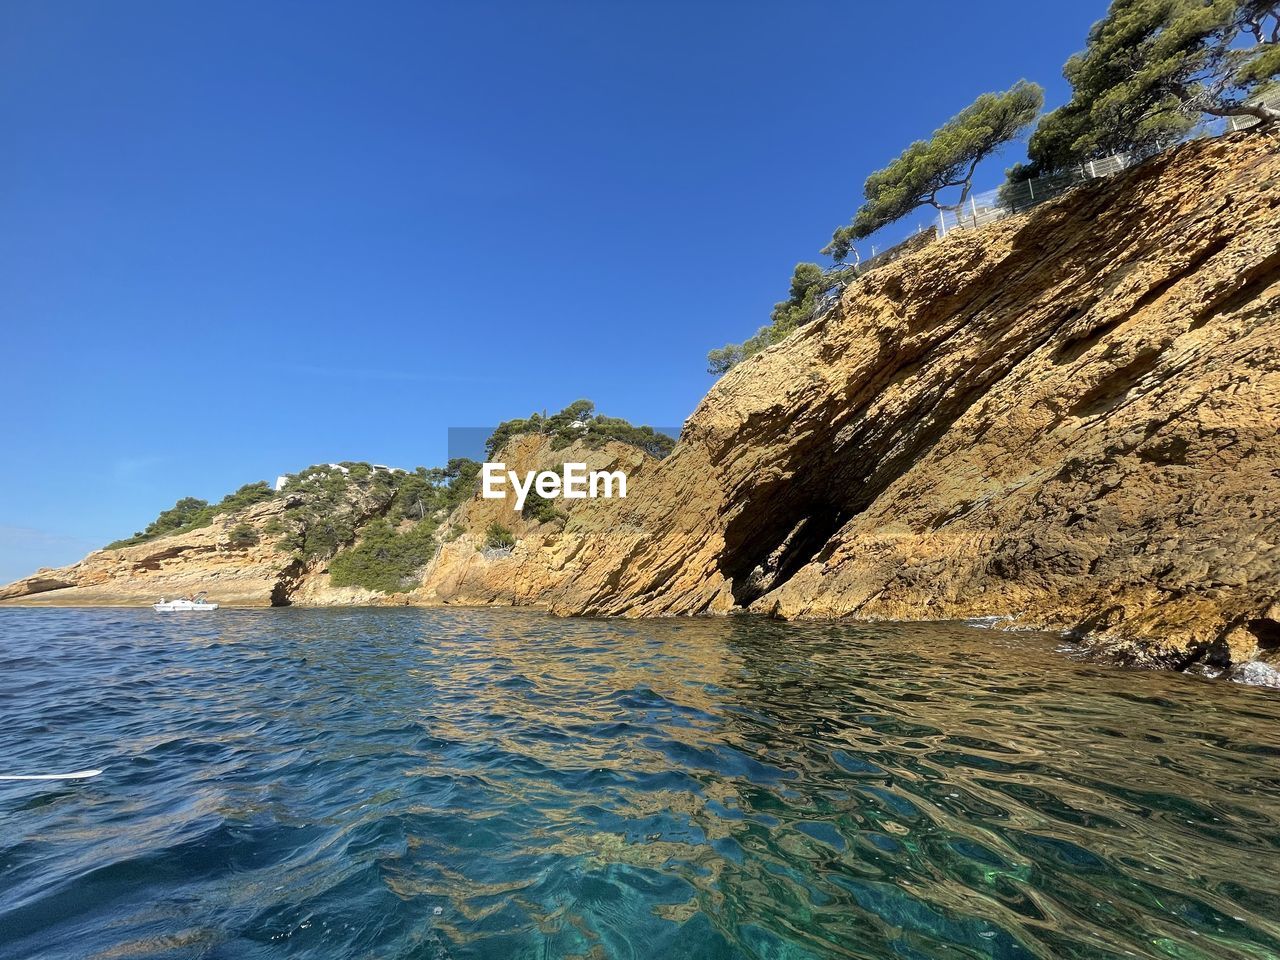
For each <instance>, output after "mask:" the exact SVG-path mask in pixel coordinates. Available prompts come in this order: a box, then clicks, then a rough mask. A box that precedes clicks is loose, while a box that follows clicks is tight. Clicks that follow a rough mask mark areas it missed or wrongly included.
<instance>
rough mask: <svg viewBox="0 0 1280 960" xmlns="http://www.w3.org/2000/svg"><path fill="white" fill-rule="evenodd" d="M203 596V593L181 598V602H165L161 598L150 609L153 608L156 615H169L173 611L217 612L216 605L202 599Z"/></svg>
mask: <svg viewBox="0 0 1280 960" xmlns="http://www.w3.org/2000/svg"><path fill="white" fill-rule="evenodd" d="M204 596H205V595H204V594H203V593H198V594H196V595H195V597H183V598H182V599H181V600H166V599H165V598H164V597H161V598H160V602H159V603H153V604H152V607H154V608H155V610H156V612H157V613H169V612H174V611H182V612H187V611H190V612H191V613H197V612H202V611H205V610H217V609H218V605H217V604H216V603H210V602H209V601H208V600H206V599H205V598H204Z"/></svg>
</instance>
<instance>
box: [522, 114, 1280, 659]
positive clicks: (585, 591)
mask: <svg viewBox="0 0 1280 960" xmlns="http://www.w3.org/2000/svg"><path fill="white" fill-rule="evenodd" d="M1278 321H1280V155H1278V153H1277V149H1276V146H1275V141H1274V140H1273V139H1272V140H1268V139H1264V138H1260V137H1252V138H1251V137H1237V138H1234V139H1226V140H1217V141H1204V142H1200V143H1196V144H1193V145H1190V146H1188V147H1185V148H1183V149H1181V150H1179V151H1177V152H1175V153H1173V154H1170V155H1166V156H1164V157H1161V158H1158V159H1156V160H1154V161H1151V162H1149V163H1147V164H1145V165H1143V166H1141V167H1139V168H1137V169H1134V170H1132V171H1130V172H1128V173H1126V174H1123V175H1121V176H1117V177H1115V178H1112V179H1110V180H1107V181H1104V182H1101V183H1097V184H1095V185H1093V186H1092V187H1090V188H1088V189H1081V190H1077V191H1075V192H1073V193H1071V194H1069V195H1067V196H1065V197H1063V198H1061V199H1059V200H1057V201H1055V202H1053V203H1051V204H1047V205H1045V206H1044V207H1041V208H1039V209H1038V210H1037V211H1035V212H1033V213H1032V214H1031V215H1029V216H1023V217H1018V218H1014V219H1011V220H1007V221H1004V222H1001V223H998V224H996V225H993V226H991V227H988V228H986V229H984V230H981V231H966V232H959V233H954V234H952V235H951V236H949V237H947V238H945V239H944V240H941V241H939V242H938V243H935V244H933V245H931V246H929V247H927V248H926V249H924V250H922V251H921V252H919V253H916V254H914V255H912V256H909V257H906V258H904V259H902V260H900V261H898V262H896V263H893V264H890V265H888V266H885V267H882V268H880V269H878V270H876V271H874V272H872V273H871V274H869V275H868V276H867V277H865V278H864V279H863V280H861V281H859V282H858V283H856V284H854V285H853V286H851V287H850V288H849V289H848V290H847V291H846V293H845V294H844V297H843V299H842V302H841V304H840V306H839V309H838V310H836V311H835V312H834V313H833V314H831V315H830V316H828V317H827V318H826V319H825V320H822V321H819V322H816V323H813V324H811V325H809V326H807V327H805V328H802V329H801V330H800V331H798V332H797V333H796V334H794V335H793V336H791V337H790V338H788V339H787V340H786V341H784V342H783V343H781V344H779V345H777V346H776V347H773V348H771V349H769V350H766V351H765V352H763V353H761V354H759V355H757V356H756V357H754V358H752V359H750V360H748V361H747V362H745V363H743V364H741V365H740V366H738V367H737V368H735V369H734V370H733V371H731V372H730V373H729V374H728V375H727V376H725V377H724V378H723V379H722V380H721V381H720V382H719V383H718V384H716V386H715V387H714V388H713V389H712V390H711V391H710V393H709V394H708V395H707V397H706V398H705V399H704V400H703V402H702V403H701V404H700V405H699V407H698V409H697V411H696V412H695V413H694V414H693V416H692V417H691V418H690V420H689V421H688V423H687V424H686V426H685V429H684V432H683V434H682V437H681V442H680V444H679V445H678V447H677V448H676V450H675V451H674V453H673V454H672V455H671V456H670V457H668V458H667V459H666V460H665V461H663V462H662V463H661V464H660V465H659V466H658V467H657V469H656V470H654V471H653V472H652V473H651V474H650V475H649V476H648V477H647V478H646V480H645V482H644V483H643V484H637V485H636V488H635V490H634V492H633V496H632V498H631V499H629V500H628V501H626V502H625V503H614V504H612V505H610V506H607V507H605V508H604V509H602V510H596V511H594V512H593V513H592V514H591V515H590V516H587V515H586V514H585V512H584V514H583V516H582V517H581V518H575V521H574V522H571V523H570V524H569V526H568V528H567V530H566V535H568V536H575V535H576V540H575V541H574V545H573V548H572V549H563V547H562V550H563V552H564V554H565V556H564V557H562V559H561V560H560V561H559V567H560V569H562V570H566V569H570V570H571V571H572V574H573V575H572V576H565V577H562V578H561V579H560V583H559V584H558V585H557V586H554V587H551V588H549V589H548V590H546V591H544V592H543V594H542V595H541V596H538V597H535V598H534V599H536V600H539V601H541V602H549V603H550V604H551V605H552V606H553V608H554V609H555V610H557V611H559V612H562V613H584V614H614V615H617V614H621V615H627V616H640V615H661V614H697V613H706V612H713V613H714V612H725V611H729V610H731V609H734V608H739V607H740V608H749V609H751V610H754V611H760V612H766V613H772V614H777V615H780V616H784V617H840V616H847V615H853V616H857V617H865V618H895V619H919V618H931V619H932V618H956V617H964V618H968V617H982V616H1004V617H1008V618H1011V621H1012V622H1015V623H1021V624H1027V625H1038V626H1047V627H1057V628H1072V629H1079V630H1081V631H1087V632H1089V633H1090V634H1092V635H1094V636H1097V637H1103V638H1110V639H1112V640H1120V641H1123V640H1135V641H1140V643H1138V644H1137V645H1136V646H1135V647H1134V649H1135V650H1137V651H1140V652H1141V653H1142V654H1143V655H1144V656H1149V657H1152V658H1155V659H1162V658H1163V659H1165V660H1166V661H1167V662H1174V663H1176V662H1178V661H1180V660H1182V659H1184V658H1186V657H1188V656H1193V657H1194V656H1203V655H1206V654H1207V655H1210V656H1218V657H1227V656H1230V657H1232V658H1233V659H1244V658H1247V657H1249V656H1252V655H1256V654H1258V653H1259V652H1261V653H1263V654H1265V653H1266V652H1267V650H1269V649H1271V648H1273V647H1275V646H1276V645H1280V620H1278V614H1280V608H1278V607H1277V605H1276V604H1275V601H1276V600H1277V598H1278V592H1280V591H1278V584H1280V546H1278V540H1280V437H1278V434H1280V322H1278Z"/></svg>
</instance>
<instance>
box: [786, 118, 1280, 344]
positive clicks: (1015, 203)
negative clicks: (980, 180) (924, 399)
mask: <svg viewBox="0 0 1280 960" xmlns="http://www.w3.org/2000/svg"><path fill="white" fill-rule="evenodd" d="M1262 102H1263V103H1265V104H1266V105H1267V106H1269V107H1273V108H1275V109H1278V110H1280V94H1277V95H1275V96H1272V97H1268V98H1266V99H1265V100H1263V101H1262ZM1257 123H1258V121H1257V120H1255V119H1254V118H1253V117H1217V118H1215V119H1213V120H1209V121H1206V122H1204V123H1201V124H1200V125H1199V126H1197V127H1196V128H1195V130H1194V131H1192V133H1191V134H1190V135H1189V136H1188V137H1187V140H1200V139H1203V138H1205V137H1218V136H1222V134H1224V133H1233V132H1235V131H1236V130H1246V129H1248V128H1249V127H1252V126H1254V125H1255V124H1257ZM1134 162H1135V161H1134V160H1133V158H1131V157H1130V156H1129V154H1126V153H1116V154H1112V155H1111V156H1109V157H1102V158H1100V159H1097V160H1089V161H1087V162H1085V163H1081V164H1079V165H1077V166H1076V167H1074V168H1072V169H1071V170H1066V171H1063V172H1062V173H1055V174H1051V175H1049V176H1046V177H1035V178H1033V179H1030V180H1022V181H1020V182H1018V183H1005V184H1002V185H1001V186H999V187H997V188H996V189H994V190H987V191H984V192H983V193H974V194H970V195H969V198H968V199H967V200H966V201H965V203H964V206H963V207H962V208H961V209H960V210H946V211H942V212H939V214H938V223H937V225H936V226H932V227H926V228H924V229H922V230H918V231H916V232H915V233H913V234H912V235H911V236H909V237H907V239H905V240H903V241H902V242H901V243H899V244H896V245H895V246H892V247H890V248H889V249H888V250H884V251H882V252H880V253H877V254H875V255H874V256H872V257H871V258H870V259H868V260H864V261H862V262H861V263H859V264H857V265H856V267H857V269H856V271H855V273H854V276H857V277H862V276H866V274H867V273H868V272H869V271H871V270H874V269H875V268H876V267H880V266H883V265H884V264H886V263H892V262H893V261H894V260H897V259H899V258H900V257H904V256H906V255H907V254H909V253H914V252H915V251H917V250H920V249H923V248H924V247H926V246H928V245H929V244H930V243H932V242H933V240H934V239H935V238H937V237H940V236H941V237H945V236H946V235H947V234H948V233H951V232H953V231H955V230H973V229H976V228H978V227H984V226H986V225H987V224H988V223H994V222H995V221H997V220H1002V219H1004V218H1005V217H1011V216H1013V215H1014V214H1018V213H1023V212H1025V211H1027V210H1030V209H1031V208H1032V207H1034V206H1038V205H1039V204H1041V203H1044V202H1045V201H1046V200H1052V199H1053V198H1054V197H1057V196H1060V195H1062V194H1063V193H1066V192H1067V191H1068V190H1070V189H1071V188H1072V187H1074V186H1077V185H1079V184H1082V183H1087V182H1088V181H1090V180H1100V179H1102V178H1103V177H1109V176H1112V175H1113V174H1117V173H1119V172H1120V171H1121V170H1126V169H1128V168H1129V167H1131V166H1133V165H1134ZM847 268H848V265H837V266H836V267H835V268H833V272H834V271H835V270H847ZM852 279H853V278H852V277H849V278H846V279H843V280H841V281H840V282H839V283H838V284H837V285H836V286H833V287H832V288H831V289H830V290H828V291H827V292H826V293H825V294H823V295H822V297H821V298H820V299H819V300H818V302H817V303H816V304H814V308H813V311H812V312H811V313H810V315H809V316H810V319H811V320H816V319H818V318H819V317H821V316H823V315H824V314H826V313H829V312H830V311H831V310H832V309H833V308H834V307H835V305H836V304H837V303H838V302H839V301H840V294H841V293H842V292H843V291H844V288H845V287H846V286H848V284H849V282H850V280H852Z"/></svg>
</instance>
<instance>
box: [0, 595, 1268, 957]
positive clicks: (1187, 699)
mask: <svg viewBox="0 0 1280 960" xmlns="http://www.w3.org/2000/svg"><path fill="white" fill-rule="evenodd" d="M0 638H2V640H3V642H2V643H0V676H3V677H4V684H3V688H2V689H0V721H3V722H0V768H3V769H2V770H0V772H12V773H29V772H41V771H47V770H50V769H54V770H72V769H80V768H87V767H100V768H103V769H104V770H105V773H103V775H101V776H100V777H97V778H96V779H93V780H88V781H78V782H62V783H59V782H46V783H29V782H28V783H3V782H0V822H2V823H3V827H4V829H3V830H2V831H0V958H6V960H7V958H26V957H42V958H43V957H54V958H56V957H76V958H81V957H91V958H100V960H105V958H124V957H130V958H158V957H164V958H188V957H190V958H195V957H200V958H233V957H234V958H240V957H249V958H254V957H278V956H290V957H314V958H322V957H323V958H329V957H378V958H390V957H404V958H416V960H421V958H440V960H462V958H488V957H493V958H509V957H527V958H539V960H542V958H551V957H584V958H586V957H589V958H602V957H619V958H626V957H636V958H642V957H643V958H648V957H658V956H670V957H685V956H687V957H760V958H819V957H859V958H888V957H896V958H933V957H939V956H948V957H991V958H1027V957H1035V958H1055V960H1056V958H1086V957H1088V958H1093V957H1123V956H1136V957H1168V958H1179V960H1196V958H1241V960H1244V958H1249V960H1260V958H1277V957H1280V874H1277V873H1276V871H1274V870H1272V869H1271V868H1270V867H1271V861H1272V859H1273V857H1274V855H1275V853H1276V852H1277V850H1280V773H1278V772H1277V770H1278V768H1277V766H1276V760H1277V756H1280V746H1277V744H1280V736H1277V734H1280V697H1277V696H1276V694H1275V693H1274V692H1271V691H1261V690H1250V689H1242V688H1239V687H1235V686H1227V685H1218V684H1212V683H1207V682H1204V681H1200V680H1196V679H1193V678H1189V677H1182V676H1174V675H1160V674H1147V673H1129V672H1121V671H1115V670H1108V669H1105V668H1101V667H1096V666H1091V665H1088V664H1082V663H1078V662H1074V661H1072V660H1070V659H1067V658H1064V657H1062V656H1061V655H1060V654H1058V653H1055V651H1054V649H1053V645H1054V641H1052V640H1050V639H1048V638H1042V637H1036V636H1012V635H1001V634H996V633H992V632H990V631H986V630H976V629H971V628H967V627H963V626H957V625H877V626H865V625H850V624H830V623H827V624H809V625H784V624H778V623H773V622H770V621H762V620H757V619H751V618H734V619H730V620H708V621H660V622H647V623H613V622H604V621H593V620H556V619H552V618H549V617H545V616H542V615H539V614H532V613H525V612H519V611H503V610H448V611H425V610H408V609H406V610H379V611H367V610H331V611H319V610H283V611H235V610H227V611H219V613H218V614H217V615H216V617H210V618H208V619H201V620H198V621H197V620H187V619H182V618H165V617H157V616H155V615H153V614H151V613H150V612H149V611H131V610H119V611H111V610H95V611H79V610H77V611H72V610H40V611H26V610H3V611H0Z"/></svg>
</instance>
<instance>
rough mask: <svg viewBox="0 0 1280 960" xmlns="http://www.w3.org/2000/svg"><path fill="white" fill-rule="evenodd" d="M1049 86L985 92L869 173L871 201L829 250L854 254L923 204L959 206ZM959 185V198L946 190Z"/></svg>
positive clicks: (867, 186) (1020, 85) (1037, 107)
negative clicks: (946, 197) (947, 199)
mask: <svg viewBox="0 0 1280 960" xmlns="http://www.w3.org/2000/svg"><path fill="white" fill-rule="evenodd" d="M1043 104H1044V91H1043V90H1041V88H1040V87H1039V86H1038V85H1037V84H1034V83H1028V82H1027V81H1026V80H1019V81H1018V82H1017V83H1015V84H1014V85H1013V86H1012V87H1010V88H1009V89H1008V90H1006V91H1004V92H1003V93H984V94H982V96H980V97H978V99H977V100H975V101H974V102H973V103H972V104H970V105H969V106H967V107H965V108H964V109H963V110H961V111H960V112H959V113H958V114H956V115H955V116H954V117H952V118H951V119H950V120H948V121H947V122H946V123H944V124H943V125H942V126H941V127H939V128H938V129H937V130H935V131H934V132H933V136H931V137H930V138H929V139H928V140H917V141H916V142H915V143H913V144H911V146H909V147H907V149H906V150H904V151H902V153H901V155H899V157H898V158H897V159H896V160H894V161H893V162H892V163H891V164H889V165H888V166H887V167H885V168H884V169H883V170H877V171H876V172H875V173H873V174H871V176H869V177H867V182H866V184H865V186H864V187H863V193H864V195H865V196H866V202H865V203H863V205H862V206H861V207H859V208H858V212H857V213H856V214H854V217H853V222H852V223H851V224H849V225H848V226H844V227H841V228H840V229H838V230H837V231H836V232H835V235H834V236H833V237H832V238H831V243H830V244H828V245H827V246H826V248H824V249H823V251H822V252H823V253H828V254H830V255H831V256H832V257H834V258H835V259H836V260H843V259H844V258H845V257H847V256H848V255H849V251H850V249H851V248H852V246H853V243H854V241H856V240H861V239H862V238H863V237H867V236H870V235H871V234H873V233H875V232H876V231H877V230H879V229H880V228H881V227H883V226H886V225H888V224H890V223H893V222H894V221H895V220H900V219H902V218H903V217H905V216H906V215H907V214H909V213H910V212H911V211H912V210H915V209H916V208H917V207H920V206H923V205H924V204H929V205H930V206H933V207H935V208H937V209H938V210H958V209H959V208H960V207H961V205H963V204H964V202H965V200H966V199H968V197H969V191H970V190H971V189H973V172H974V170H975V169H976V168H977V166H978V164H979V163H981V162H982V161H983V160H984V159H985V158H986V157H988V156H990V155H991V154H992V153H993V152H994V151H995V150H996V149H998V148H999V147H1000V146H1002V145H1003V144H1006V143H1008V142H1009V141H1010V140H1012V139H1014V138H1015V137H1016V136H1017V135H1018V134H1019V133H1021V132H1022V131H1023V130H1024V129H1025V128H1026V127H1027V126H1028V125H1029V124H1030V123H1031V122H1032V121H1033V120H1035V118H1036V114H1037V113H1039V112H1040V107H1041V106H1042V105H1043ZM956 188H958V189H959V191H960V192H959V194H958V195H957V196H956V197H955V202H954V203H949V204H948V203H944V202H943V200H942V199H941V198H940V195H941V194H942V193H944V192H945V191H948V190H952V189H956Z"/></svg>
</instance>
